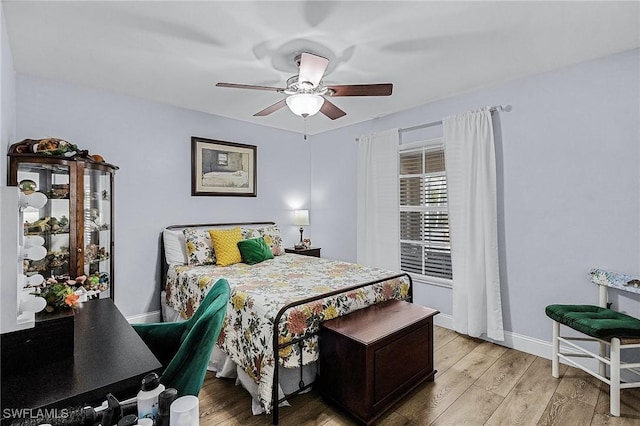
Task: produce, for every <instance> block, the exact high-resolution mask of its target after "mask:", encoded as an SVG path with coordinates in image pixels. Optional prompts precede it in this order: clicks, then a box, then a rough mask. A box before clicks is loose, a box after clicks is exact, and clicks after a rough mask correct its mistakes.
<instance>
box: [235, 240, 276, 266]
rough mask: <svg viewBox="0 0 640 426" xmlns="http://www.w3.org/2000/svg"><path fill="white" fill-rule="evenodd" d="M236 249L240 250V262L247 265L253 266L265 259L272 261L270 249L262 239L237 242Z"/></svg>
mask: <svg viewBox="0 0 640 426" xmlns="http://www.w3.org/2000/svg"><path fill="white" fill-rule="evenodd" d="M238 249H239V250H240V255H241V256H242V261H243V262H244V263H246V264H247V265H255V264H256V263H260V262H263V261H265V260H267V259H273V253H272V252H271V248H270V247H269V246H268V245H267V243H266V242H265V241H264V238H263V237H259V238H250V239H248V240H242V241H238Z"/></svg>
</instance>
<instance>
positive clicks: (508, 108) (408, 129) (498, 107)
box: [356, 105, 511, 142]
mask: <svg viewBox="0 0 640 426" xmlns="http://www.w3.org/2000/svg"><path fill="white" fill-rule="evenodd" d="M494 111H500V112H503V111H504V112H509V111H511V105H507V106H502V105H495V106H492V107H491V108H489V112H494ZM441 124H442V120H438V121H432V122H431V123H426V124H419V125H417V126H412V127H405V128H403V129H398V132H399V133H400V134H402V133H405V132H412V131H414V130H419V129H426V128H427V127H433V126H439V125H441ZM359 140H360V138H356V142H358V141H359Z"/></svg>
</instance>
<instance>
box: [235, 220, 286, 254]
mask: <svg viewBox="0 0 640 426" xmlns="http://www.w3.org/2000/svg"><path fill="white" fill-rule="evenodd" d="M258 237H263V238H264V241H265V242H266V243H267V245H268V246H269V248H271V252H272V253H273V255H274V256H280V255H281V254H284V250H283V249H282V237H281V236H280V228H278V225H270V226H265V227H262V228H242V238H244V239H245V240H248V239H249V238H258Z"/></svg>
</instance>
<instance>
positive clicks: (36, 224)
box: [17, 163, 75, 279]
mask: <svg viewBox="0 0 640 426" xmlns="http://www.w3.org/2000/svg"><path fill="white" fill-rule="evenodd" d="M70 177H71V173H70V169H69V167H68V166H66V165H61V164H42V163H20V164H19V165H18V171H17V182H18V187H19V188H20V189H21V191H22V192H24V193H25V194H29V193H32V192H34V191H38V192H42V193H43V194H45V195H46V196H47V198H48V199H49V200H48V202H47V203H46V204H45V205H44V207H42V208H41V209H37V208H34V207H27V208H26V209H25V210H24V212H23V217H24V235H25V238H29V237H35V236H40V237H42V238H43V239H44V247H45V248H46V249H47V255H46V256H45V258H44V259H41V260H25V261H24V272H25V274H26V275H27V276H31V275H34V274H40V275H42V276H44V277H45V278H48V277H56V278H61V279H62V278H66V279H68V278H69V277H70V275H72V274H73V273H75V270H73V269H74V268H70V265H71V264H72V262H71V261H72V260H73V259H71V256H70V251H69V247H70V246H71V245H70V243H71V241H73V239H72V238H71V234H70V226H69V224H70V221H71V220H73V217H72V215H73V211H72V207H71V205H70V203H71V200H70V197H69V193H70V187H69V185H70ZM73 258H74V259H75V256H73Z"/></svg>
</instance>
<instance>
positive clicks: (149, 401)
mask: <svg viewBox="0 0 640 426" xmlns="http://www.w3.org/2000/svg"><path fill="white" fill-rule="evenodd" d="M163 390H164V385H163V384H161V383H160V377H158V375H157V374H156V373H149V374H147V375H146V376H144V378H143V379H142V387H141V388H140V392H138V396H137V398H136V402H137V404H138V418H139V419H144V418H147V419H152V420H154V421H155V419H156V417H158V395H160V392H162V391H163Z"/></svg>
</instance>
